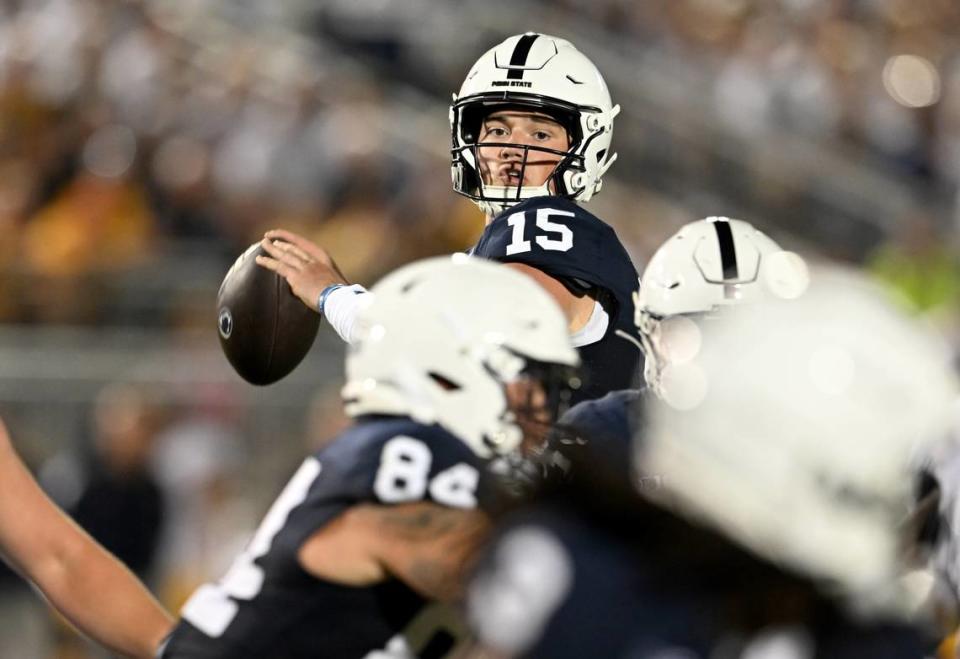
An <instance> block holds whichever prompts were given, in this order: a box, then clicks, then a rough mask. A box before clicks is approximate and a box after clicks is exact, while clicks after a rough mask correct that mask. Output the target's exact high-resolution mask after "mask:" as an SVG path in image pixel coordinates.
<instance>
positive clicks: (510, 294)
mask: <svg viewBox="0 0 960 659" xmlns="http://www.w3.org/2000/svg"><path fill="white" fill-rule="evenodd" d="M465 292H466V293H467V294H465ZM365 298H366V299H365V307H364V309H362V310H361V312H360V316H359V319H358V323H359V331H358V336H357V340H356V341H355V343H354V344H352V345H351V347H350V352H349V354H348V357H347V385H346V386H345V388H344V400H345V402H346V410H347V412H348V413H349V414H350V415H351V416H353V417H354V419H355V424H354V425H353V426H352V427H351V428H349V429H348V430H346V431H345V432H343V433H342V434H341V435H340V436H339V437H338V438H337V439H336V440H335V441H334V442H333V443H332V444H330V445H328V446H327V447H325V448H324V449H322V450H320V451H318V452H317V453H316V454H314V455H312V456H310V457H309V458H307V460H306V461H305V462H304V463H303V465H302V467H301V468H300V469H299V470H298V471H297V473H296V474H295V475H294V477H293V478H292V479H291V481H290V483H289V484H288V485H287V487H286V488H285V489H284V491H283V493H282V494H281V495H280V497H279V498H278V499H277V500H276V502H275V503H274V505H273V507H272V508H271V509H270V512H269V513H268V514H267V516H266V518H265V519H264V521H263V523H262V525H261V526H260V528H259V529H258V530H257V532H256V534H255V535H254V537H253V540H252V541H251V543H250V545H249V546H248V548H247V549H246V550H245V551H244V552H243V554H241V555H240V556H239V557H238V558H237V560H236V561H235V563H234V565H233V566H232V567H231V568H230V570H229V571H228V573H227V574H226V576H224V577H223V578H222V579H221V580H220V581H219V582H218V583H216V584H209V585H206V586H203V587H201V588H200V589H199V590H198V591H197V592H196V593H195V594H194V595H193V596H192V597H191V598H190V600H189V601H188V602H187V603H186V605H185V606H184V608H183V610H182V612H181V616H182V617H181V620H180V622H179V624H178V625H177V627H176V628H175V630H174V631H173V633H172V635H171V637H170V639H169V641H168V643H167V644H166V646H165V649H164V650H163V652H162V653H161V655H160V656H161V657H163V658H164V659H188V658H189V659H201V658H202V659H213V658H215V657H216V658H223V659H226V658H230V659H238V658H243V657H250V658H254V657H256V658H258V659H264V658H270V657H276V658H278V659H280V658H282V659H295V658H296V657H315V656H318V655H322V656H331V657H366V656H408V655H409V654H410V653H411V652H413V653H416V654H418V655H420V654H424V653H425V654H427V655H429V656H438V653H439V654H442V653H443V652H444V651H445V650H448V649H449V648H450V647H452V646H453V645H454V644H455V636H456V632H457V630H456V628H455V626H454V627H449V626H448V625H453V623H452V622H448V621H446V620H443V619H440V618H436V619H433V618H431V616H432V615H434V614H436V615H438V616H442V612H441V611H440V610H439V609H438V608H433V609H431V608H430V607H428V606H427V604H428V601H429V600H441V601H442V600H450V599H454V598H457V597H459V596H460V594H461V585H462V581H461V577H462V573H463V570H464V567H465V565H466V564H468V563H469V562H470V560H471V557H472V554H473V551H474V549H475V548H476V546H477V545H478V543H479V541H480V539H482V538H484V537H485V536H486V534H487V532H488V529H489V521H488V517H487V515H486V513H485V512H483V510H482V509H481V508H480V507H478V501H479V499H480V497H481V492H480V485H481V483H482V481H481V470H482V469H483V466H484V462H485V461H486V460H487V459H489V458H493V457H495V456H498V455H503V454H507V453H510V452H513V451H516V450H519V449H520V448H521V443H522V441H523V439H524V434H525V433H524V430H525V429H529V430H530V434H535V431H536V430H537V429H538V428H542V427H544V426H546V425H548V424H549V423H551V422H552V421H553V420H554V419H555V414H556V412H555V410H556V409H557V407H558V406H559V405H560V402H561V400H562V398H563V395H564V394H565V393H568V386H567V381H568V379H569V377H570V376H569V375H568V372H569V370H570V369H571V368H573V367H575V366H576V365H577V363H578V357H577V354H576V351H575V350H574V349H573V347H572V346H571V345H570V339H569V335H568V333H567V331H566V322H565V321H564V318H563V315H562V313H561V311H560V309H559V308H558V307H557V305H556V304H555V303H554V302H553V300H552V299H551V298H550V297H549V296H548V295H547V294H546V293H544V292H543V290H542V289H541V288H540V287H538V286H537V285H536V284H534V283H533V282H532V281H531V280H530V279H529V278H527V277H524V276H523V275H520V274H518V273H515V272H513V271H511V270H510V269H508V268H504V267H502V266H498V265H494V264H490V263H486V262H483V261H479V260H475V259H469V258H466V257H464V258H462V259H459V260H453V259H449V258H443V259H431V260H428V261H425V262H419V263H416V264H413V265H410V266H407V267H405V268H401V269H400V270H399V271H397V272H395V273H393V274H392V275H389V276H388V277H386V278H385V279H384V280H383V281H381V282H380V283H379V284H377V285H376V286H375V287H374V288H373V290H372V292H371V294H370V295H367V296H365ZM378 651H382V652H383V653H384V654H383V655H381V654H378ZM371 653H372V654H371Z"/></svg>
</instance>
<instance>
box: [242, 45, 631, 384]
mask: <svg viewBox="0 0 960 659" xmlns="http://www.w3.org/2000/svg"><path fill="white" fill-rule="evenodd" d="M619 111H620V106H619V105H614V104H613V103H612V102H611V100H610V93H609V91H608V90H607V86H606V83H605V82H604V80H603V77H602V76H601V75H600V72H599V71H598V70H597V68H596V67H595V66H594V65H593V63H592V62H591V61H590V60H589V59H588V58H587V57H586V56H584V55H583V54H582V53H580V52H579V51H578V50H577V49H576V48H575V47H574V46H573V45H572V44H571V43H570V42H568V41H565V40H563V39H559V38H557V37H552V36H549V35H545V34H538V33H534V32H528V33H526V34H521V35H516V36H513V37H510V38H509V39H507V40H506V41H504V42H503V43H501V44H499V45H497V46H496V47H494V48H492V49H491V50H489V51H488V52H487V53H485V54H484V55H483V56H482V57H480V59H479V60H477V62H476V64H474V66H473V67H472V68H471V69H470V72H469V73H468V74H467V77H466V79H465V80H464V82H463V85H462V87H461V88H460V92H459V94H457V95H455V99H454V103H453V105H452V107H451V109H450V119H451V136H452V151H451V154H452V174H453V184H454V190H455V191H456V192H458V193H460V194H462V195H465V196H467V197H469V198H470V199H472V200H474V201H475V202H476V203H477V205H478V206H479V207H480V208H481V209H482V210H483V212H484V213H485V215H486V228H485V229H484V231H483V234H482V235H481V237H480V239H479V241H478V243H477V244H476V245H475V246H474V247H473V249H472V250H471V253H472V254H473V255H475V256H479V257H483V258H488V259H493V260H496V261H500V262H504V263H508V264H509V265H510V266H511V267H513V268H516V269H518V270H520V271H521V272H524V273H525V274H527V275H529V276H530V277H532V278H533V279H534V280H536V281H537V282H538V283H540V284H541V285H542V286H543V287H544V288H545V289H546V290H547V291H548V292H549V293H550V294H551V295H552V296H553V298H554V299H555V300H556V301H557V303H558V304H559V305H560V307H561V308H562V309H563V311H564V314H565V316H566V318H567V322H568V326H569V330H570V332H571V334H572V337H573V343H574V345H575V346H576V347H577V348H578V350H579V352H580V355H581V358H582V360H583V376H582V378H583V383H582V387H581V389H580V390H579V391H578V392H576V394H575V397H576V399H577V400H582V399H588V398H594V397H597V396H600V395H603V394H604V393H606V392H608V391H612V390H615V389H624V388H627V387H630V386H633V385H634V384H635V378H636V377H637V376H638V375H639V367H640V363H641V359H642V358H641V352H640V350H639V341H638V336H637V331H636V327H635V326H634V324H633V322H632V305H631V303H630V295H631V293H632V291H633V290H634V289H635V288H636V283H637V273H636V270H635V268H634V267H633V264H632V263H631V261H630V258H629V256H628V255H627V252H626V250H625V249H624V247H623V245H622V244H621V243H620V240H619V239H618V238H617V235H616V233H615V232H614V230H613V229H612V228H611V227H610V226H608V225H607V224H605V223H604V222H602V221H601V220H600V219H598V218H597V217H595V216H594V215H592V214H590V213H589V212H587V211H586V210H584V209H583V208H581V207H580V206H579V204H578V202H585V201H588V200H589V199H590V198H591V197H593V195H595V194H596V193H598V192H599V191H600V189H601V186H602V178H603V175H604V173H605V172H606V171H607V169H608V168H609V167H610V165H611V164H613V162H614V160H615V159H616V154H614V153H613V151H612V150H611V148H610V142H611V137H612V131H613V120H614V118H615V117H616V116H617V114H618V113H619ZM263 245H264V249H266V251H267V252H268V253H269V254H270V256H264V257H259V258H258V262H259V263H260V264H261V265H263V266H265V267H268V268H270V269H272V270H274V271H276V272H278V273H279V274H281V275H282V276H283V277H285V278H286V279H287V281H288V282H289V283H290V286H291V288H292V289H293V291H294V293H295V294H297V295H298V296H299V297H300V298H301V299H302V300H303V301H304V303H305V304H307V305H308V306H310V307H311V308H315V309H317V310H318V311H320V312H321V313H323V314H324V315H325V316H326V317H327V319H328V320H329V321H330V323H331V325H332V326H333V327H334V328H335V329H336V330H337V332H338V333H339V334H340V336H342V337H343V338H344V339H345V340H346V341H348V342H349V341H351V340H352V337H353V327H354V320H353V319H354V316H355V313H356V311H355V310H356V308H357V306H358V305H359V299H358V296H361V295H362V294H363V292H364V289H363V288H362V287H361V286H356V285H354V286H350V285H348V283H347V280H346V278H345V277H344V276H343V274H342V273H341V272H340V271H339V270H338V269H337V267H336V264H335V263H334V262H333V260H332V258H331V257H330V255H329V254H327V253H326V251H325V250H323V249H322V248H321V247H319V246H317V245H315V244H313V243H312V242H310V241H309V240H307V239H305V238H303V237H302V236H298V235H296V234H293V233H291V232H288V231H280V230H278V231H269V232H267V234H266V236H265V238H264V241H263Z"/></svg>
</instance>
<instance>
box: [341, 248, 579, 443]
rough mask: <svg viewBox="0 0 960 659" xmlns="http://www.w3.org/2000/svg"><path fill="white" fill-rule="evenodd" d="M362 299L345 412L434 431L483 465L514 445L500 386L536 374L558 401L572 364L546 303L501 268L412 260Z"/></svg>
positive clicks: (561, 327)
mask: <svg viewBox="0 0 960 659" xmlns="http://www.w3.org/2000/svg"><path fill="white" fill-rule="evenodd" d="M370 299H371V302H370V303H369V304H368V305H367V306H366V307H365V308H364V309H363V310H362V311H361V312H360V315H359V316H358V320H357V322H358V325H359V326H360V332H359V339H358V340H357V341H356V342H355V343H353V344H352V345H351V346H350V348H349V353H348V354H347V384H346V386H345V387H344V390H343V396H344V399H345V401H346V410H347V413H348V414H350V415H351V416H359V415H363V414H402V415H406V416H409V417H411V418H413V419H415V420H416V421H419V422H421V423H426V424H432V423H437V424H439V425H441V426H443V427H444V428H446V429H447V430H448V431H450V432H451V433H452V434H454V435H456V436H457V437H459V438H460V439H461V440H462V441H464V442H465V443H466V444H467V445H468V446H470V448H471V449H473V451H474V452H475V453H477V454H478V455H479V456H481V457H484V458H489V457H492V456H494V455H502V454H505V453H509V452H511V451H513V450H514V449H515V448H517V446H518V445H519V444H520V441H521V440H522V438H523V433H522V431H521V429H520V427H519V425H518V419H517V418H516V417H515V415H514V414H513V413H512V412H511V411H510V409H509V408H508V401H507V395H506V385H507V384H508V383H510V382H512V381H515V380H517V379H518V378H521V377H524V375H533V376H538V377H540V378H541V381H543V380H544V379H545V380H547V381H546V382H544V386H545V388H548V391H547V394H548V397H553V398H558V397H559V396H560V394H561V388H562V387H563V386H565V385H566V384H567V382H566V381H565V380H563V374H564V373H567V372H569V370H570V369H571V368H572V367H575V366H577V365H578V364H579V357H578V355H577V352H576V350H574V348H573V347H572V346H571V344H570V338H569V333H568V332H567V323H566V320H565V318H564V316H563V313H562V312H561V310H560V308H559V307H558V306H557V304H556V303H555V302H554V301H553V298H551V297H550V296H549V295H548V294H547V293H546V292H545V291H544V290H543V289H542V288H541V287H540V286H539V285H537V284H536V283H535V282H534V281H533V280H532V279H530V278H529V277H527V276H525V275H522V274H520V273H518V272H516V271H514V270H511V269H510V268H507V267H504V266H502V265H497V264H494V263H490V262H487V261H483V260H480V259H473V258H470V257H465V256H464V257H455V258H453V259H451V258H449V257H438V258H433V259H427V260H424V261H419V262H417V263H414V264H412V265H408V266H405V267H403V268H400V269H399V270H397V271H396V272H394V273H392V274H390V275H388V276H387V277H385V278H384V279H383V280H382V281H380V282H379V283H378V284H377V285H376V286H374V287H373V288H372V289H371V295H370ZM550 387H552V391H551V390H550V389H549V388H550Z"/></svg>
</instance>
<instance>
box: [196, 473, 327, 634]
mask: <svg viewBox="0 0 960 659" xmlns="http://www.w3.org/2000/svg"><path fill="white" fill-rule="evenodd" d="M319 475H320V461H319V460H317V459H316V458H314V457H310V458H307V460H306V461H305V462H304V463H303V465H301V467H300V469H298V470H297V473H296V474H294V475H293V478H291V479H290V482H289V483H287V486H286V487H285V488H283V492H281V493H280V496H279V497H277V500H276V501H274V502H273V505H272V506H271V507H270V510H269V512H267V515H266V517H264V518H263V521H262V522H261V523H260V527H259V528H258V529H257V532H256V533H255V534H254V536H253V539H252V540H251V541H250V544H249V545H247V548H246V549H244V550H243V551H242V552H241V553H240V555H239V556H237V558H236V559H235V560H234V562H233V565H231V566H230V569H229V570H227V573H226V575H224V577H223V578H222V579H221V580H220V582H219V583H215V584H206V585H204V586H201V587H200V588H198V589H197V591H196V592H195V593H194V594H193V595H191V596H190V599H189V600H187V603H186V604H184V605H183V609H182V610H181V611H180V615H181V617H183V619H184V620H186V621H187V622H189V623H190V624H192V625H193V626H194V627H196V628H197V629H199V630H200V631H202V632H203V633H204V634H206V635H207V636H210V637H213V638H217V637H219V636H222V635H223V633H224V632H225V631H226V630H227V627H229V626H230V623H231V622H233V619H234V618H235V617H236V615H237V611H238V610H239V605H238V604H237V602H236V600H250V599H253V598H254V597H256V596H257V593H259V592H260V589H261V588H263V579H264V573H263V568H261V567H260V566H259V565H257V564H256V563H254V561H255V560H256V559H258V558H260V557H261V556H263V555H265V554H266V553H267V552H268V551H269V550H270V545H271V544H272V543H273V538H274V537H275V536H276V535H277V533H279V532H280V529H282V528H283V525H284V524H285V523H286V521H287V517H289V515H290V511H291V510H293V509H294V508H296V507H297V506H298V505H300V504H301V503H302V502H303V500H304V499H306V498H307V493H308V492H309V491H310V486H311V485H313V482H314V481H315V480H316V479H317V476H319Z"/></svg>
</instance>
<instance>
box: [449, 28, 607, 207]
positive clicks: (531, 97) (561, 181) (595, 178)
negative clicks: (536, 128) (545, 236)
mask: <svg viewBox="0 0 960 659" xmlns="http://www.w3.org/2000/svg"><path fill="white" fill-rule="evenodd" d="M505 107H509V108H515V109H522V110H532V111H538V112H543V113H545V114H549V115H551V116H553V117H554V118H556V119H557V120H558V121H559V122H560V123H561V124H562V125H563V126H564V127H565V128H566V129H567V132H568V134H569V137H570V147H569V148H568V149H567V151H565V152H564V151H556V150H552V149H544V148H540V147H535V146H523V147H519V148H523V149H525V151H524V158H523V163H524V166H525V165H526V162H527V158H528V155H529V152H530V151H538V150H539V151H545V152H548V153H551V154H554V155H558V156H562V159H561V160H560V162H559V163H558V164H557V166H556V168H555V169H554V171H553V173H552V174H551V175H550V176H549V177H548V180H547V181H546V182H545V183H544V184H543V185H540V186H529V185H528V186H522V185H518V186H494V185H485V184H484V183H483V179H482V176H481V174H480V167H479V153H478V151H477V147H478V146H491V145H494V143H493V142H484V143H482V144H478V140H479V138H480V126H481V123H482V121H483V118H484V117H486V116H487V115H488V114H490V113H491V112H492V111H494V110H495V109H498V108H505ZM619 112H620V106H619V105H612V104H611V101H610V92H609V91H608V90H607V85H606V83H605V82H604V80H603V77H602V76H601V75H600V72H599V71H598V70H597V67H595V66H594V65H593V63H592V62H591V61H590V60H589V59H587V58H586V57H585V56H584V55H583V54H581V53H580V51H578V50H577V49H576V48H575V47H574V46H573V45H572V44H571V43H570V42H569V41H565V40H564V39H558V38H557V37H551V36H549V35H546V34H537V33H535V32H527V33H525V34H518V35H515V36H512V37H510V38H509V39H507V40H506V41H504V42H503V43H501V44H499V45H498V46H495V47H494V48H492V49H490V50H489V51H487V52H486V53H484V55H483V56H482V57H481V58H480V59H479V60H477V63H476V64H474V65H473V68H472V69H470V72H469V73H468V74H467V77H466V79H465V80H464V82H463V86H462V87H461V88H460V93H459V94H455V95H454V97H453V105H452V106H451V107H450V127H451V135H452V138H453V148H452V151H451V154H452V164H451V172H452V175H453V188H454V190H456V191H457V192H458V193H460V194H462V195H464V196H467V197H469V198H470V199H473V200H474V201H475V202H476V203H477V205H478V206H480V208H481V209H482V210H483V211H484V212H485V213H487V214H490V215H496V214H498V213H501V212H503V211H504V210H506V209H507V208H510V207H511V206H513V205H514V204H516V203H518V202H519V201H521V200H523V199H528V198H530V197H539V196H543V195H550V194H555V195H557V196H562V197H567V198H569V199H576V200H578V201H587V200H589V199H590V197H592V196H593V195H594V194H596V193H597V192H599V191H600V187H601V179H602V177H603V174H604V172H606V171H607V169H608V168H609V167H610V165H612V164H613V161H614V160H616V154H613V153H611V152H610V139H611V137H612V136H613V119H614V117H616V116H617V114H619ZM551 183H552V189H551Z"/></svg>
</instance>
